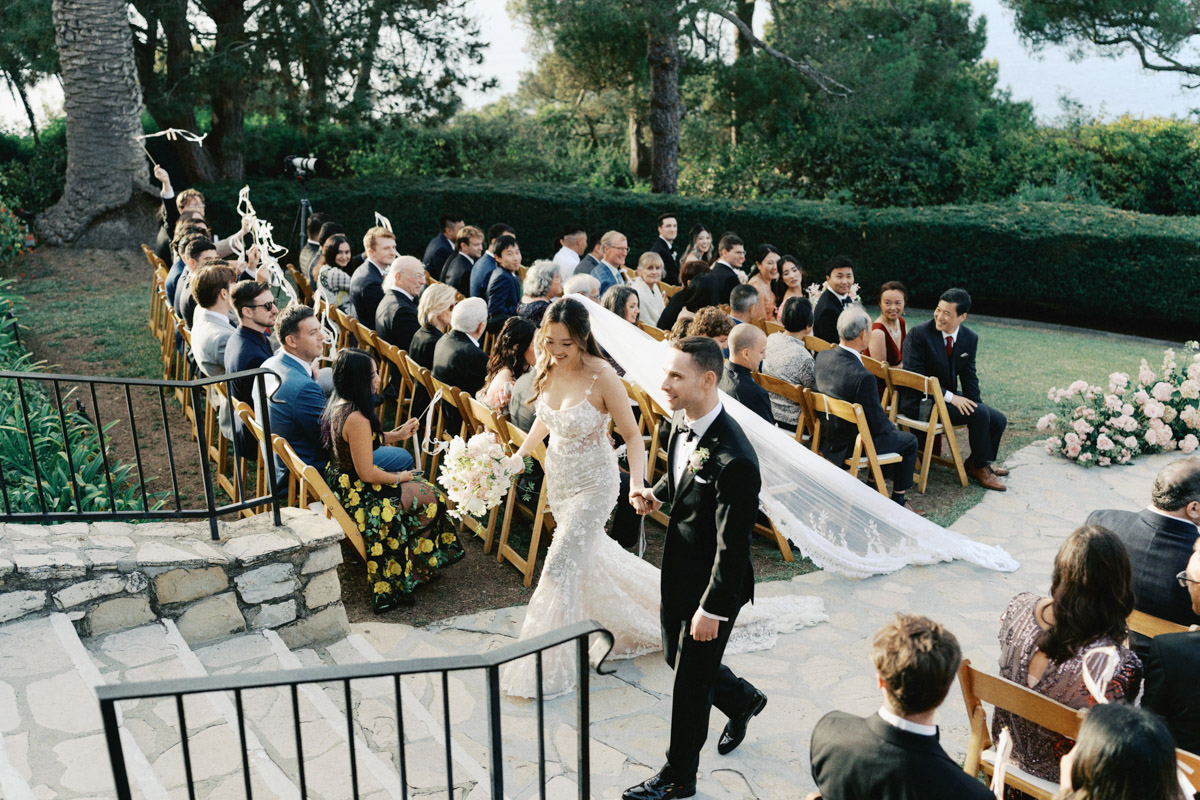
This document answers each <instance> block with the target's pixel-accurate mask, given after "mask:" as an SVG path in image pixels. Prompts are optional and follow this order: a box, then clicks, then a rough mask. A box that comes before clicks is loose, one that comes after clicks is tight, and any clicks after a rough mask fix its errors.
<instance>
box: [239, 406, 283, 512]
mask: <svg viewBox="0 0 1200 800" xmlns="http://www.w3.org/2000/svg"><path fill="white" fill-rule="evenodd" d="M233 413H235V414H237V417H238V419H239V420H240V421H241V423H242V425H243V426H244V427H245V428H246V429H248V430H249V431H250V435H251V436H253V437H254V441H255V446H257V447H258V455H257V457H256V458H255V459H254V461H255V466H256V467H257V469H255V472H254V496H255V497H265V496H266V494H267V491H268V487H269V486H270V483H269V482H268V481H267V472H266V471H267V470H268V469H274V461H273V460H272V459H271V455H270V453H268V452H267V451H266V449H265V448H264V447H263V444H262V442H263V431H262V427H261V426H259V424H258V420H257V419H255V417H254V409H253V408H251V407H250V405H249V404H248V403H243V402H242V401H241V400H234V401H233ZM249 465H250V462H249V460H248V459H247V458H246V454H245V453H238V458H237V462H236V463H235V466H234V469H235V473H234V474H235V475H240V476H241V481H240V482H241V484H242V485H244V484H245V483H246V479H247V477H249V476H247V474H246V471H247V469H248V468H249ZM245 499H246V495H245V493H244V490H243V491H241V492H239V493H238V496H237V500H238V502H241V501H242V500H245ZM266 509H267V507H266V506H265V505H263V506H257V507H255V508H253V509H246V510H244V511H242V512H241V515H242V516H243V517H252V516H254V515H255V514H258V513H261V512H263V511H266Z"/></svg>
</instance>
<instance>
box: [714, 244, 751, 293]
mask: <svg viewBox="0 0 1200 800" xmlns="http://www.w3.org/2000/svg"><path fill="white" fill-rule="evenodd" d="M717 252H718V253H719V254H720V256H719V257H718V258H717V260H716V261H715V262H714V263H713V265H712V275H713V278H714V279H715V280H716V282H717V297H718V298H719V300H718V302H720V303H728V302H729V295H730V294H732V293H733V289H734V287H735V286H740V285H741V284H742V283H744V282H745V280H746V273H745V272H743V271H742V265H743V264H745V263H746V245H745V244H744V243H743V242H742V240H741V238H740V237H738V235H737V234H734V233H727V234H725V235H724V236H722V237H721V242H720V244H718V245H717Z"/></svg>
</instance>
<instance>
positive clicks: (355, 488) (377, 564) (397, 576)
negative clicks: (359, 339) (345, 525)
mask: <svg viewBox="0 0 1200 800" xmlns="http://www.w3.org/2000/svg"><path fill="white" fill-rule="evenodd" d="M378 392H379V371H378V370H377V369H376V367H375V359H373V358H371V356H370V355H369V354H367V353H366V352H364V351H362V350H359V349H357V348H346V349H344V350H342V351H340V352H339V353H338V355H337V358H336V359H334V362H333V394H332V395H330V397H329V403H328V405H326V407H325V417H324V423H325V424H326V425H327V426H328V437H329V449H330V454H331V456H332V457H331V458H330V460H329V466H328V467H326V469H325V481H326V483H328V484H329V488H330V489H332V490H333V493H334V494H335V495H337V498H338V501H339V502H340V503H341V504H342V508H344V509H345V510H346V513H347V514H349V515H350V518H351V519H353V520H354V522H355V523H357V524H358V530H359V532H360V533H361V534H362V536H363V541H364V543H365V545H366V550H367V585H368V586H369V587H370V593H371V605H372V608H374V610H375V612H376V613H379V612H382V611H387V610H388V609H391V608H394V607H396V606H398V605H411V604H412V602H413V590H414V589H416V588H417V586H419V585H420V584H422V583H426V582H428V581H430V580H432V579H434V578H436V577H437V576H438V574H439V573H440V572H441V569H442V568H443V567H445V566H446V565H448V564H452V563H454V562H455V561H457V560H459V559H460V558H462V557H463V549H462V545H461V544H459V542H458V538H457V536H456V535H455V533H454V524H453V522H452V521H451V520H450V518H449V517H448V516H447V515H446V497H445V495H443V494H442V492H441V490H439V489H438V488H437V487H436V486H434V485H433V484H432V483H429V482H428V481H425V480H422V479H421V477H420V476H419V475H414V474H413V473H412V472H411V471H409V470H405V471H403V472H388V471H386V470H382V469H380V468H379V467H377V466H375V463H374V458H373V453H374V451H375V449H376V448H378V447H380V446H383V445H390V444H392V443H393V442H394V441H398V440H399V438H400V436H401V434H400V432H399V431H384V430H383V426H382V425H381V424H380V423H379V416H378V415H377V414H376V413H375V396H376V394H377V393H378Z"/></svg>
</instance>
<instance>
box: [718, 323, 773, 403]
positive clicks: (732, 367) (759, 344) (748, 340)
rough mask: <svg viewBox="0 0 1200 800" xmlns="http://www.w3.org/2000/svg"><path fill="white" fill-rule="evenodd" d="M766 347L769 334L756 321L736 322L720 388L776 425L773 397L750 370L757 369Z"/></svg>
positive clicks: (730, 339) (731, 332)
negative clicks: (772, 409)
mask: <svg viewBox="0 0 1200 800" xmlns="http://www.w3.org/2000/svg"><path fill="white" fill-rule="evenodd" d="M766 348H767V335H766V334H765V333H763V332H762V330H761V329H760V328H759V327H758V326H757V325H734V326H733V330H732V331H730V332H729V358H727V359H726V360H725V373H724V375H722V376H721V391H723V392H725V393H726V394H728V395H730V396H731V397H733V399H734V400H737V401H738V402H739V403H741V404H742V405H744V406H745V407H746V408H748V409H750V410H751V411H753V412H754V413H755V414H758V415H759V416H760V417H762V418H763V419H765V420H766V421H767V422H769V423H771V424H772V425H774V424H775V416H774V415H773V414H772V413H771V398H770V396H769V395H768V394H767V390H766V389H764V388H762V387H761V386H759V385H758V384H757V383H756V382H755V381H754V376H753V375H751V374H750V373H751V372H757V371H758V368H759V366H760V365H761V364H762V359H763V351H764V350H766Z"/></svg>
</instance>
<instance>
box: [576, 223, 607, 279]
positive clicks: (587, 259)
mask: <svg viewBox="0 0 1200 800" xmlns="http://www.w3.org/2000/svg"><path fill="white" fill-rule="evenodd" d="M588 241H589V242H591V243H592V247H591V249H590V250H588V251H587V255H585V256H583V257H582V258H580V259H579V265H578V266H576V267H575V275H591V274H592V270H594V269H595V268H596V267H598V266H600V261H601V260H602V259H603V258H604V231H592V232H591V233H590V234H588ZM572 277H574V275H573V276H572Z"/></svg>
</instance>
